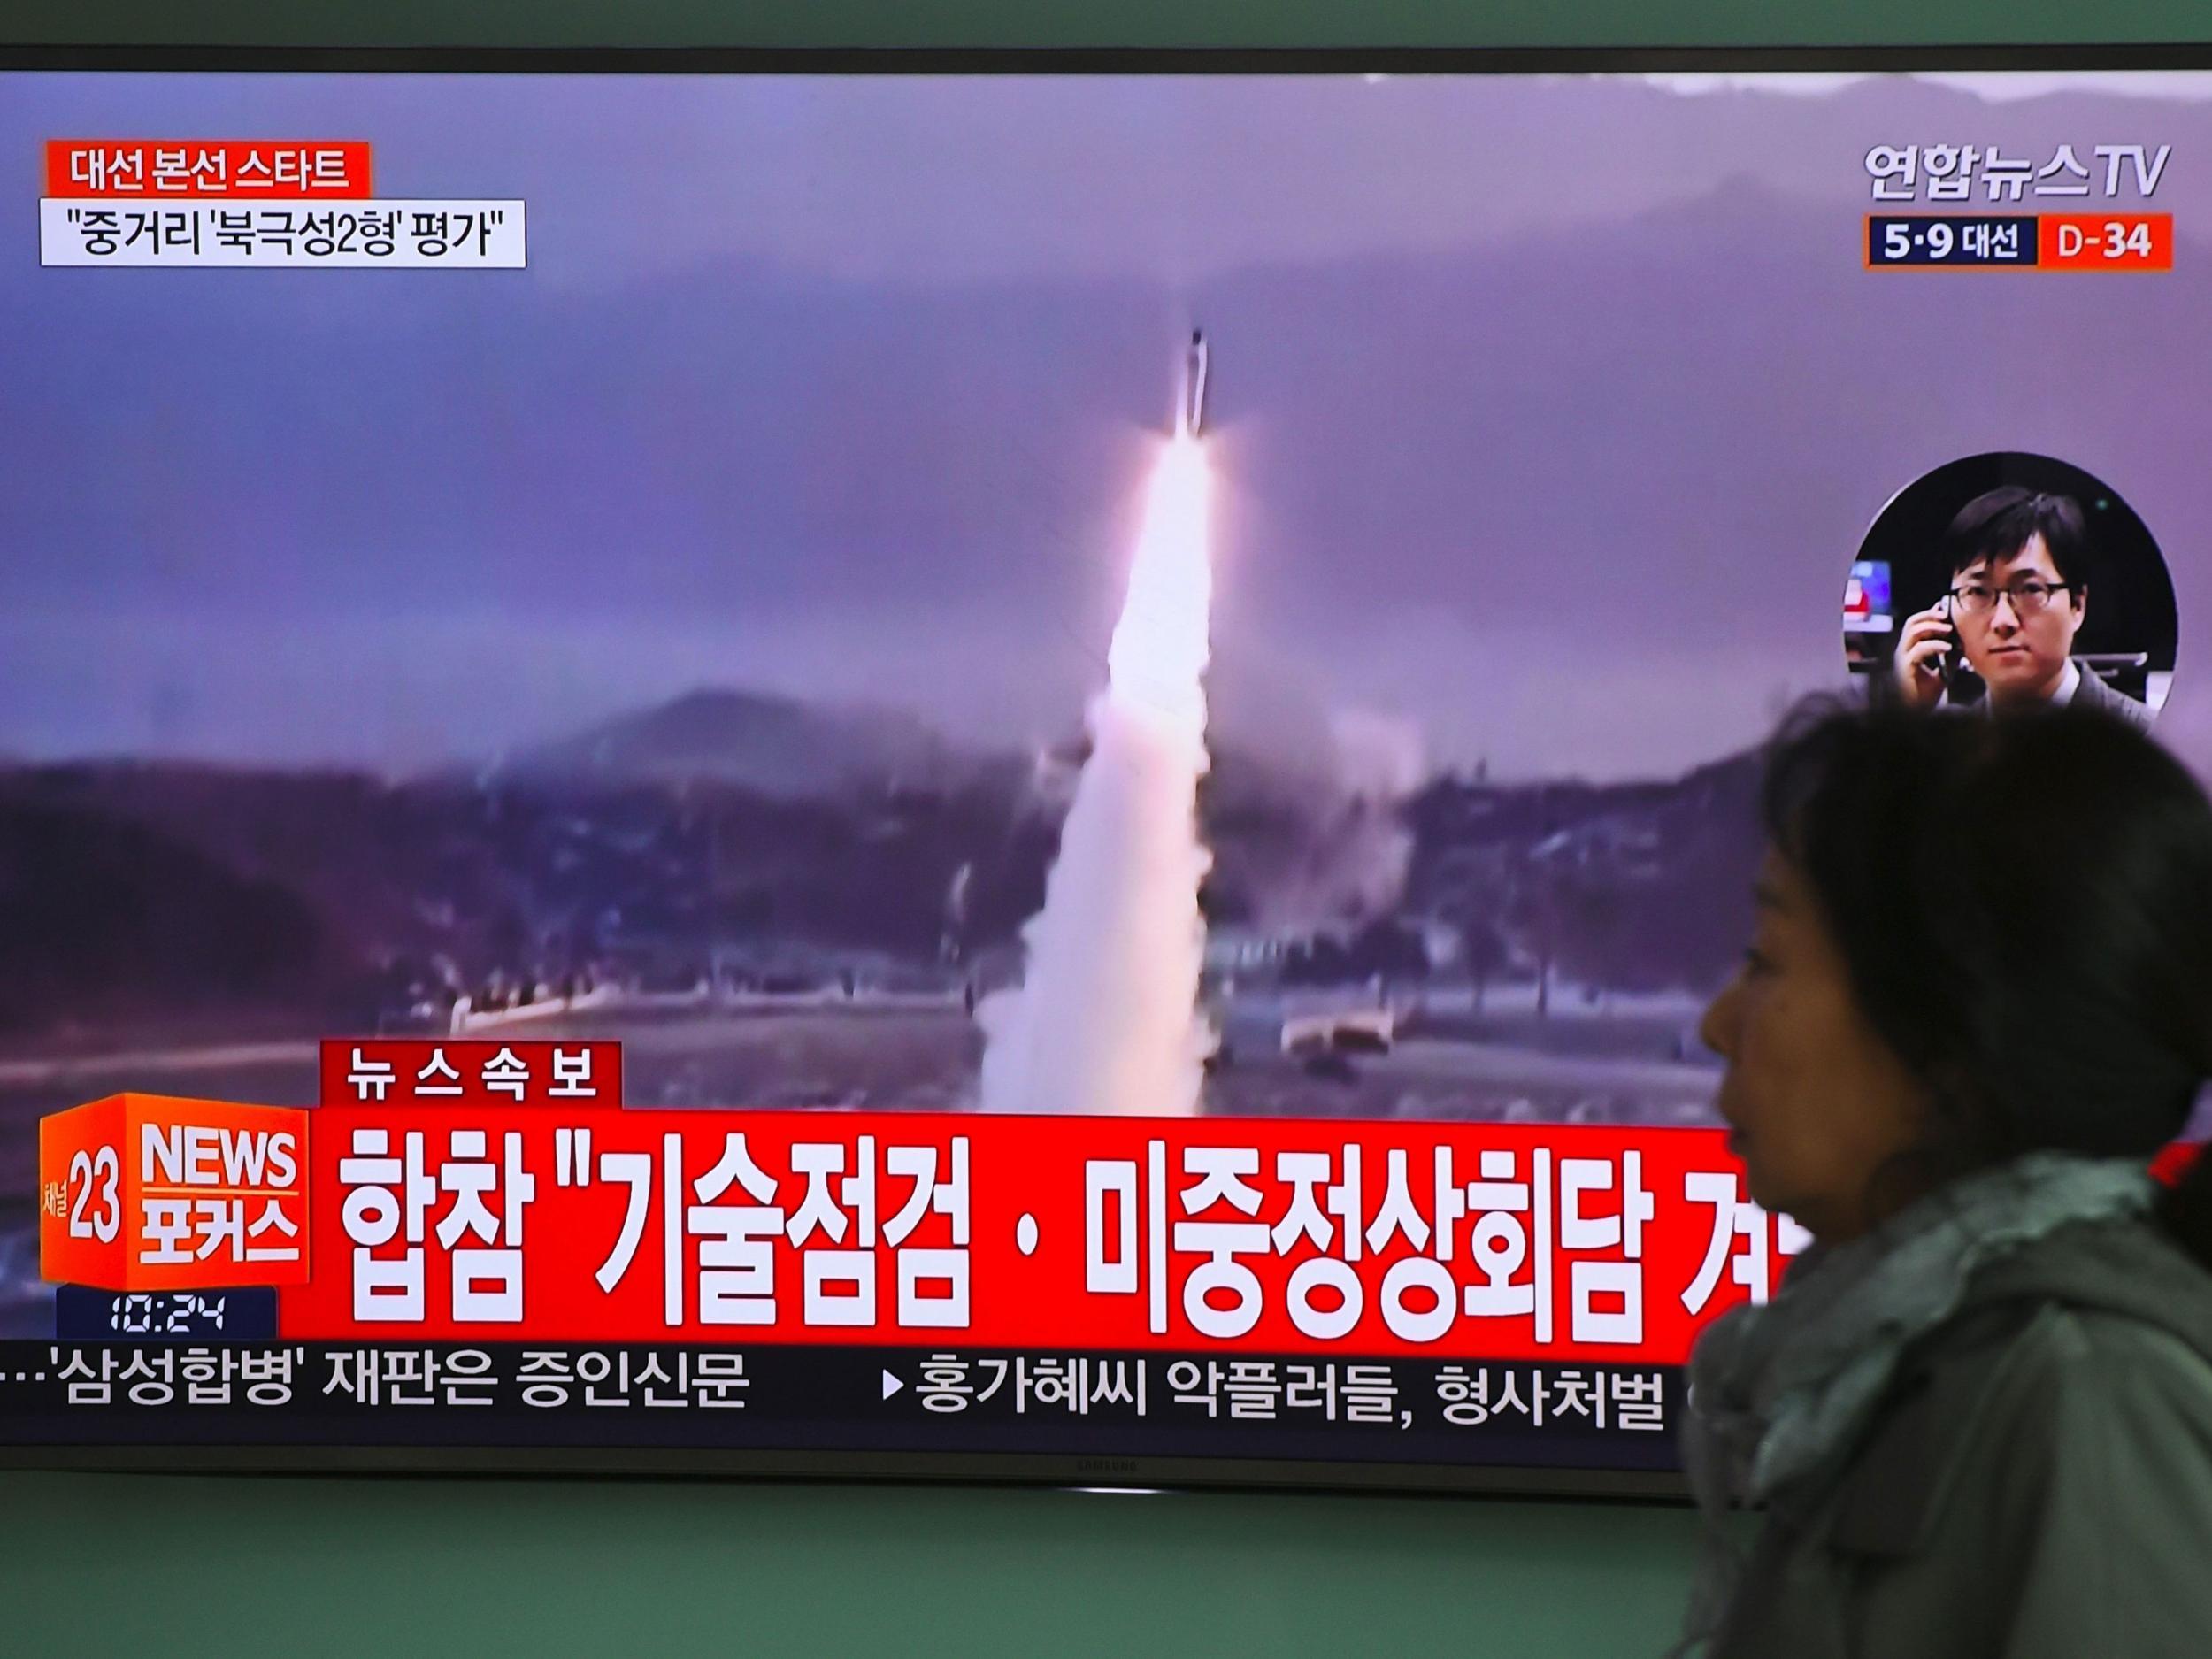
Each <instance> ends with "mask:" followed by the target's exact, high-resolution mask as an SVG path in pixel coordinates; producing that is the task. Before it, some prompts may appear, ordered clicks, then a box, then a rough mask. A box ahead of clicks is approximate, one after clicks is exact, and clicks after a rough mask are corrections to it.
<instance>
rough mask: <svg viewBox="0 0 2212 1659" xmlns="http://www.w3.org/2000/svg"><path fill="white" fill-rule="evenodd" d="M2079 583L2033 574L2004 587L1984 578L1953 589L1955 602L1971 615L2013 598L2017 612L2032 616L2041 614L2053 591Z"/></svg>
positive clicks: (2014, 611)
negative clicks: (2058, 580)
mask: <svg viewBox="0 0 2212 1659" xmlns="http://www.w3.org/2000/svg"><path fill="white" fill-rule="evenodd" d="M2077 586H2078V584H2077V583H2074V582H2047V581H2040V580H2037V579H2036V578H2034V577H2032V576H2030V577H2024V578H2023V579H2022V580H2019V581H2016V582H2012V583H2009V584H2008V585H2007V586H2005V587H2003V588H1991V587H1989V586H1987V585H1986V584H1985V583H1982V582H1969V583H1968V584H1967V585H1966V586H1965V587H1963V588H1952V589H1951V599H1952V603H1955V604H1956V605H1957V606H1958V608H1959V609H1960V610H1961V611H1964V612H1965V613H1966V614H1967V615H1968V616H1970V617H1978V616H1982V615H1985V613H1987V612H1989V611H1994V610H1995V609H1996V608H1997V601H1998V600H2000V599H2009V600H2011V601H2012V611H2013V614H2014V615H2015V616H2018V617H2032V616H2035V615H2038V614H2039V613H2040V612H2041V611H2043V609H2044V608H2045V607H2046V606H2047V605H2048V604H2049V603H2051V595H2053V594H2062V593H2065V592H2067V591H2069V590H2070V589H2071V588H2076V587H2077Z"/></svg>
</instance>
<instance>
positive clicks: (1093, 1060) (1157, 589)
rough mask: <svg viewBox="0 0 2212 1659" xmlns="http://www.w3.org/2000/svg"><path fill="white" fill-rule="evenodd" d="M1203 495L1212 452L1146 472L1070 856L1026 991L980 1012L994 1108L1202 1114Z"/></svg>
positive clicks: (1174, 452)
mask: <svg viewBox="0 0 2212 1659" xmlns="http://www.w3.org/2000/svg"><path fill="white" fill-rule="evenodd" d="M1209 495H1210V477H1209V473H1208V469H1207V464H1206V456H1205V450H1204V447H1203V445H1202V443H1201V442H1200V441H1199V440H1198V439H1197V438H1196V437H1194V436H1193V435H1192V434H1190V433H1188V432H1187V431H1179V432H1178V433H1177V434H1176V436H1175V438H1174V439H1173V441H1172V442H1171V443H1170V444H1169V445H1168V447H1167V449H1166V450H1165V451H1164V454H1163V455H1162V456H1161V457H1160V461H1159V465H1158V466H1157V468H1156V471H1155V472H1154V473H1153V477H1152V480H1151V488H1150V493H1149V495H1148V499H1147V502H1146V507H1145V515H1144V524H1143V528H1142V531H1141V534H1140V536H1139V538H1138V542H1137V553H1136V557H1135V559H1134V561H1133V563H1132V565H1131V566H1130V571H1129V586H1128V590H1127V595H1126V597H1125V599H1124V601H1123V604H1122V612H1121V619H1120V621H1119V622H1118V623H1117V624H1116V625H1115V627H1114V638H1113V643H1112V646H1111V647H1110V649H1109V651H1108V653H1107V673H1108V682H1107V686H1106V689H1105V691H1104V692H1103V693H1102V694H1101V695H1099V696H1098V697H1097V698H1096V699H1095V700H1094V702H1093V703H1092V704H1091V708H1090V720H1089V724H1090V733H1091V754H1090V758H1089V760H1088V761H1087V762H1086V763H1085V764H1084V767H1083V773H1082V776H1081V777H1080V778H1079V780H1077V784H1076V792H1075V799H1074V802H1073V803H1072V804H1071V806H1070V808H1069V810H1068V816H1067V820H1066V822H1065V823H1064V825H1063V826H1062V827H1061V832H1060V856H1059V860H1058V862H1057V863H1056V864H1054V866H1053V868H1052V872H1051V874H1050V875H1049V876H1048V878H1047V880H1046V884H1045V902H1044V908H1043V909H1042V910H1040V911H1038V913H1037V914H1036V915H1035V916H1034V917H1033V918H1030V921H1029V924H1028V926H1026V927H1025V928H1024V930H1023V935H1022V936H1023V943H1024V945H1025V954H1026V965H1025V975H1024V979H1023V982H1022V984H1021V986H1020V987H1019V988H1018V989H1016V990H1011V991H1007V992H1002V993H1000V994H999V995H996V996H994V997H992V998H990V999H989V1000H988V1001H987V1002H985V1003H984V1005H983V1007H982V1008H981V1010H979V1018H980V1019H981V1021H982V1024H983V1028H984V1032H985V1036H986V1047H985V1049H984V1056H983V1105H984V1107H985V1108H986V1109H987V1110H995V1111H1027V1112H1044V1111H1068V1112H1095V1113H1106V1112H1122V1113H1147V1114H1165V1113H1187V1112H1192V1111H1194V1110H1196V1109H1197V1106H1198V1096H1199V1089H1200V1087H1201V1085H1202V1081H1203V1079H1204V1064H1205V1058H1206V1056H1207V1054H1208V1053H1209V1051H1210V1048H1211V1038H1210V1033H1209V1032H1208V1030H1207V1027H1206V1025H1205V1024H1204V1022H1203V1021H1202V1019H1201V1018H1199V1016H1198V1014H1197V1011H1196V1003H1197V998H1198V980H1199V969H1200V965H1201V964H1202V960H1203V956H1204V951H1205V923H1204V920H1203V918H1202V917H1201V916H1200V914H1199V910H1198V888H1199V884H1200V883H1201V882H1202V881H1203V880H1204V879H1205V876H1206V872H1207V870H1208V868H1209V867H1210V864H1211V862H1212V860H1211V857H1210V855H1209V854H1208V852H1207V850H1206V849H1205V848H1204V846H1203V845H1202V844H1201V842H1200V841H1199V838H1198V813H1197V809H1198V781H1199V780H1200V778H1202V776H1203V775H1204V774H1205V771H1206V693H1205V685H1204V675H1205V672H1206V661H1207V653H1208V629H1209V619H1210V611H1211V607H1212V603H1213V576H1212V572H1211V570H1210V568H1209V565H1208V555H1207V547H1208V497H1209Z"/></svg>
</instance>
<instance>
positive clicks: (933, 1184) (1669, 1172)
mask: <svg viewBox="0 0 2212 1659" xmlns="http://www.w3.org/2000/svg"><path fill="white" fill-rule="evenodd" d="M486 1049H490V1050H491V1051H492V1052H491V1053H489V1054H486V1053H484V1052H483V1051H484V1050H486ZM580 1054H588V1056H589V1060H588V1065H587V1064H586V1063H584V1062H581V1061H580V1060H579V1059H578V1058H577V1056H579V1055H580ZM502 1055H504V1056H506V1057H507V1058H508V1059H509V1060H511V1061H512V1062H514V1063H516V1066H518V1067H519V1069H520V1070H522V1071H524V1072H525V1073H526V1081H525V1083H524V1093H523V1097H522V1099H521V1100H520V1101H519V1102H517V1101H515V1100H513V1099H511V1097H510V1096H509V1095H508V1094H506V1093H505V1092H504V1090H505V1089H506V1088H507V1087H509V1086H510V1085H509V1083H508V1081H506V1080H505V1079H507V1078H508V1075H509V1073H511V1071H513V1070H514V1069H516V1067H515V1066H494V1065H492V1064H491V1063H492V1062H495V1061H497V1060H499V1059H500V1057H501V1056H502ZM564 1056H565V1067H564V1066H563V1065H562V1064H561V1062H562V1061H563V1059H564ZM440 1058H442V1059H444V1060H445V1062H446V1063H447V1064H445V1065H442V1066H441V1065H436V1064H433V1063H434V1061H436V1060H438V1059H440ZM614 1064H617V1056H615V1055H614V1053H613V1052H612V1047H611V1045H604V1044H598V1045H582V1044H578V1045H562V1044H557V1043H513V1044H506V1043H483V1042H472V1043H458V1042H455V1043H423V1042H406V1043H400V1042H371V1041H361V1042H350V1041H348V1042H342V1043H334V1044H331V1045H327V1046H326V1049H325V1058H324V1076H325V1079H326V1084H329V1083H330V1082H332V1081H333V1080H334V1079H335V1080H336V1081H337V1084H338V1087H334V1088H332V1089H330V1091H329V1092H327V1093H326V1095H325V1097H324V1103H323V1104H322V1105H321V1106H319V1107H318V1108H315V1109H311V1110H303V1109H282V1108H273V1107H247V1106H239V1105H234V1104H229V1103H225V1102H190V1101H177V1100H169V1099H164V1098H161V1097H156V1096H146V1095H120V1096H116V1097H114V1098H112V1099H110V1100H107V1101H102V1102H93V1103H92V1104H90V1105H88V1106H83V1107H80V1108H77V1109H76V1110H73V1111H71V1112H65V1113H62V1114H59V1115H58V1116H57V1117H54V1118H48V1119H47V1120H46V1121H45V1123H44V1124H43V1125H42V1135H41V1159H40V1171H41V1179H42V1183H43V1185H44V1187H45V1193H44V1198H45V1201H46V1202H43V1203H42V1245H43V1247H44V1249H45V1256H44V1264H45V1269H46V1271H47V1274H48V1276H49V1277H50V1278H57V1279H59V1278H67V1279H71V1280H73V1282H78V1283H90V1284H96V1285H100V1286H113V1287H118V1288H139V1287H142V1286H154V1285H159V1286H181V1285H186V1284H191V1285H200V1286H223V1285H243V1284H271V1283H275V1284H279V1285H280V1286H282V1288H281V1290H280V1303H279V1326H280V1332H281V1333H282V1334H283V1335H284V1336H285V1337H286V1338H288V1339H297V1340H377V1339H393V1338H396V1339H399V1340H460V1339H465V1340H471V1341H499V1340H539V1341H645V1340H659V1341H699V1342H729V1341H732V1340H745V1341H779V1342H829V1343H842V1344H849V1343H854V1342H881V1343H886V1344H894V1343H896V1344H905V1345H913V1344H916V1343H931V1344H936V1343H945V1342H951V1341H959V1342H963V1343H966V1344H972V1345H979V1346H991V1347H1005V1348H1033V1347H1040V1346H1049V1347H1067V1348H1114V1349H1147V1348H1155V1349H1182V1350H1189V1349H1193V1348H1221V1349H1223V1350H1225V1351H1232V1352H1233V1351H1239V1350H1242V1351H1253V1352H1268V1353H1282V1352H1285V1351H1290V1352H1300V1351H1313V1352H1318V1353H1325V1352H1330V1351H1335V1352H1342V1353H1348V1354H1372V1355H1420V1354H1435V1355H1439V1356H1468V1357H1482V1358H1493V1359H1533V1358H1557V1359H1572V1360H1583V1361H1595V1362H1606V1361H1612V1362H1617V1363H1678V1362H1679V1361H1680V1360H1682V1359H1683V1358H1684V1357H1685V1356H1686V1354H1687V1352H1688V1350H1689V1347H1690V1343H1691V1340H1692V1337H1693V1336H1694V1333H1695V1331H1696V1329H1697V1328H1698V1327H1699V1326H1701V1325H1703V1324H1704V1323H1705V1322H1706V1321H1707V1320H1708V1319H1709V1318H1711V1317H1713V1316H1714V1315H1716V1314H1717V1313H1719V1312H1720V1311H1722V1310H1724V1308H1726V1307H1728V1306H1730V1305H1732V1304H1733V1303H1734V1302H1738V1301H1740V1300H1741V1299H1742V1298H1743V1297H1744V1296H1745V1295H1747V1294H1760V1295H1764V1294H1768V1292H1769V1291H1770V1287H1771V1286H1772V1285H1773V1283H1774V1282H1775V1280H1776V1279H1777V1278H1778V1273H1779V1270H1780V1267H1781V1266H1782V1264H1783V1262H1784V1259H1785V1256H1786V1252H1787V1250H1788V1249H1789V1248H1793V1244H1794V1242H1796V1241H1798V1240H1801V1235H1797V1234H1796V1233H1795V1230H1794V1229H1793V1228H1789V1227H1788V1226H1787V1224H1786V1223H1778V1222H1777V1220H1776V1219H1775V1218H1773V1217H1769V1216H1768V1215H1766V1214H1765V1213H1764V1212H1763V1211H1761V1210H1758V1209H1756V1208H1755V1206H1753V1205H1751V1204H1750V1203H1749V1202H1747V1199H1746V1198H1745V1196H1744V1194H1743V1192H1742V1187H1741V1183H1740V1174H1739V1171H1738V1167H1737V1165H1736V1164H1735V1163H1734V1161H1733V1160H1732V1158H1731V1157H1730V1156H1728V1154H1727V1152H1726V1150H1725V1148H1724V1144H1723V1141H1722V1137H1721V1136H1720V1135H1719V1134H1718V1133H1716V1132H1712V1131H1706V1130H1682V1129H1632V1128H1621V1127H1594V1126H1546V1125H1501V1124H1443V1123H1395V1122H1393V1123H1363V1122H1341V1121H1322V1120H1283V1119H1209V1118H1087V1117H1086V1118H1076V1117H1069V1118H1042V1117H1040V1118H1016V1117H989V1116H979V1115H948V1114H943V1113H851V1112H843V1111H835V1112H831V1111H762V1112H750V1111H737V1110H709V1111H662V1110H624V1109H623V1108H622V1107H621V1106H619V1105H618V1103H616V1101H615V1100H613V1099H611V1098H602V1099H599V1100H596V1101H593V1100H581V1101H580V1100H577V1099H575V1098H573V1097H569V1098H565V1099H558V1100H557V1099H555V1098H552V1096H553V1094H554V1091H555V1089H556V1088H557V1087H559V1086H560V1085H561V1084H562V1083H566V1084H568V1085H570V1086H574V1084H575V1082H576V1076H577V1073H578V1072H579V1071H580V1070H589V1071H592V1072H593V1074H594V1075H595V1077H597V1076H601V1075H605V1073H603V1071H601V1068H603V1067H611V1066H613V1065H614ZM386 1067H388V1068H389V1069H388V1071H387V1070H386V1069H385V1068H386ZM487 1069H489V1070H491V1071H492V1072H493V1074H494V1077H495V1082H497V1083H498V1087H499V1088H500V1091H501V1092H499V1093H497V1094H479V1093H477V1092H476V1089H475V1087H474V1085H473V1084H470V1083H467V1082H465V1085H464V1087H469V1088H470V1090H471V1092H470V1094H468V1095H467V1096H465V1097H464V1098H462V1099H461V1100H459V1101H455V1100H453V1099H451V1098H450V1097H441V1098H439V1099H435V1100H432V1101H427V1102H426V1101H423V1100H420V1099H419V1098H414V1097H412V1096H411V1094H408V1093H407V1092H405V1091H403V1089H402V1087H401V1085H400V1083H399V1081H398V1079H403V1078H404V1079H419V1078H421V1077H423V1076H425V1075H428V1076H430V1077H431V1078H432V1079H434V1081H436V1082H437V1083H438V1085H439V1086H440V1087H445V1086H446V1085H445V1083H444V1077H443V1073H444V1072H445V1071H448V1070H450V1071H454V1072H457V1073H458V1074H460V1075H461V1077H462V1078H463V1079H470V1078H471V1076H472V1074H473V1077H474V1079H475V1081H476V1083H480V1082H481V1080H482V1078H483V1075H484V1073H485V1071H486V1070H487ZM356 1079H360V1080H356ZM375 1079H384V1083H383V1089H384V1097H383V1099H382V1100H381V1101H380V1102H374V1103H368V1104H354V1103H351V1102H353V1101H355V1100H356V1099H358V1098H361V1097H362V1094H363V1093H364V1092H367V1093H373V1092H374V1090H375V1088H376V1087H377V1083H376V1081H375ZM280 1135H296V1136H297V1137H298V1138H299V1140H300V1141H301V1142H302V1143H303V1145H304V1148H305V1150H304V1156H303V1160H302V1161H301V1169H300V1171H299V1174H300V1177H301V1182H299V1183H294V1184H292V1185H289V1186H287V1185H284V1184H283V1182H282V1178H284V1177H286V1176H288V1174H289V1173H290V1171H288V1169H287V1168H286V1167H284V1161H283V1160H280V1158H279V1157H278V1156H277V1152H278V1150H279V1146H278V1142H277V1140H276V1137H278V1136H280ZM254 1136H259V1137H262V1139H261V1140H260V1141H255V1140H253V1139H252V1137H254ZM256 1148H258V1149H256ZM302 1183H303V1190H302ZM202 1191H204V1194H205V1196H204V1197H199V1196H195V1195H194V1194H196V1193H198V1192H202ZM180 1199H182V1200H184V1201H185V1202H188V1204H189V1205H190V1208H189V1209H188V1210H187V1211H186V1212H185V1213H184V1215H183V1217H182V1220H183V1221H184V1222H185V1223H187V1224H188V1225H187V1226H186V1231H185V1236H183V1237H181V1238H180V1237H179V1236H178V1228H179V1225H180V1215H179V1212H178V1211H177V1210H175V1209H173V1208H168V1209H163V1210H151V1209H150V1208H148V1206H149V1205H150V1204H152V1203H154V1202H161V1203H164V1204H166V1205H172V1206H173V1205H174V1204H175V1203H177V1202H179V1201H180ZM272 1202H275V1203H276V1204H277V1206H278V1209H279V1210H280V1213H282V1214H284V1215H285V1216H286V1217H287V1218H288V1219H296V1221H297V1225H298V1226H299V1229H300V1231H299V1233H298V1236H297V1239H296V1240H294V1239H292V1238H291V1237H290V1236H288V1235H285V1234H283V1233H281V1231H280V1228H279V1227H278V1226H277V1225H275V1224H274V1223H269V1224H267V1225H263V1226H262V1227H261V1229H260V1231H259V1232H256V1231H255V1225H256V1223H257V1222H259V1221H261V1219H262V1217H263V1215H264V1213H265V1211H266V1210H267V1209H268V1208H269V1206H270V1204H271V1203H272ZM202 1204H205V1205H206V1206H208V1208H207V1209H206V1210H205V1211H204V1212H203V1210H201V1208H200V1206H201V1205H202ZM234 1205H236V1206H237V1208H235V1209H234V1208H233V1206H234ZM203 1215H204V1217H205V1225H204V1226H203V1225H202V1218H203ZM157 1223H158V1225H156V1224H157ZM101 1228H105V1232H104V1233H103V1232H101V1231H100V1229H101ZM73 1229H81V1230H83V1231H82V1233H81V1236H72V1230H73ZM294 1242H296V1243H297V1244H298V1245H299V1246H300V1247H301V1254H300V1256H299V1257H298V1260H297V1262H296V1264H289V1265H288V1271H286V1272H277V1271H271V1268H272V1263H270V1262H269V1261H268V1260H267V1259H266V1258H262V1259H251V1258H250V1257H249V1256H247V1254H246V1252H247V1250H248V1249H250V1248H260V1249H273V1248H283V1247H285V1246H288V1245H290V1244H292V1243H294ZM156 1254H158V1255H160V1256H162V1257H163V1259H162V1260H161V1261H160V1262H159V1263H150V1257H151V1256H154V1255H156ZM180 1254H185V1255H188V1256H190V1257H191V1259H192V1261H193V1263H194V1265H193V1266H192V1267H189V1268H188V1267H185V1266H183V1265H181V1264H180V1263H179V1262H178V1261H177V1260H176V1259H175V1258H176V1257H177V1256H179V1255H180ZM155 1266H157V1267H158V1269H159V1271H160V1272H161V1274H162V1275H163V1276H162V1277H160V1278H152V1277H148V1276H147V1275H148V1274H150V1272H151V1271H153V1270H154V1268H155ZM195 1272H196V1273H197V1274H198V1277H193V1276H192V1275H193V1274H194V1273H195Z"/></svg>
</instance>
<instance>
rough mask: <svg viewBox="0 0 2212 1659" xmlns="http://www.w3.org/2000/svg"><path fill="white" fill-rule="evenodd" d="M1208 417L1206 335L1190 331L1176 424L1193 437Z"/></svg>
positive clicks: (1184, 359)
mask: <svg viewBox="0 0 2212 1659" xmlns="http://www.w3.org/2000/svg"><path fill="white" fill-rule="evenodd" d="M1205 419H1206V336H1205V334H1204V333H1203V332H1202V330H1200V329H1196V328H1194V329H1192V330H1191V331H1190V349H1189V350H1188V351H1187V352H1185V353H1184V354H1183V402H1182V407H1181V408H1180V409H1179V410H1178V411H1176V424H1177V426H1179V427H1180V428H1181V429H1182V430H1183V431H1184V432H1185V433H1187V434H1189V435H1190V436H1192V437H1196V436H1197V435H1198V431H1199V428H1200V427H1201V426H1202V425H1203V424H1204V423H1205Z"/></svg>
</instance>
